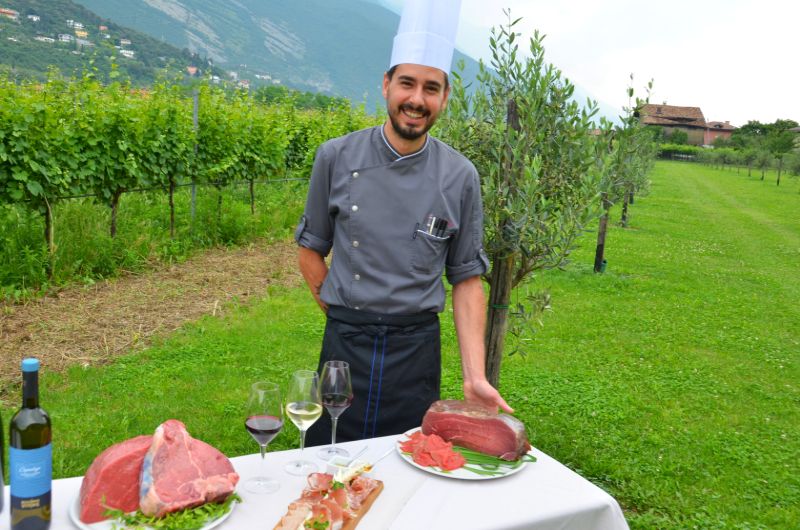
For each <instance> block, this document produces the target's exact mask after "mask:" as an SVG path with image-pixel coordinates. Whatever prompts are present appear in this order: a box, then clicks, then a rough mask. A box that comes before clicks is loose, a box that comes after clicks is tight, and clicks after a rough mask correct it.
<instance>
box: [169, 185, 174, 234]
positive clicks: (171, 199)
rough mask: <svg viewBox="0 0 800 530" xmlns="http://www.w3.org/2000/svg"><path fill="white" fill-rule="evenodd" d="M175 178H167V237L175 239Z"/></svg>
mask: <svg viewBox="0 0 800 530" xmlns="http://www.w3.org/2000/svg"><path fill="white" fill-rule="evenodd" d="M174 197H175V179H174V178H173V177H170V178H169V238H170V239H175V199H174Z"/></svg>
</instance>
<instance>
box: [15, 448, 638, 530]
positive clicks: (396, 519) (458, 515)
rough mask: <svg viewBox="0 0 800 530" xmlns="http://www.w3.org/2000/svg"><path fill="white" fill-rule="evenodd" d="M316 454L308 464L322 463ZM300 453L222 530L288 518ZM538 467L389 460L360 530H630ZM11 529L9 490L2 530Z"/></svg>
mask: <svg viewBox="0 0 800 530" xmlns="http://www.w3.org/2000/svg"><path fill="white" fill-rule="evenodd" d="M396 438H397V437H396V436H387V437H384V438H375V439H373V440H365V441H360V442H349V443H345V444H341V446H342V447H344V448H347V449H348V450H349V451H350V452H351V453H353V454H354V453H355V452H356V451H358V450H360V449H361V448H362V447H364V446H367V447H368V450H367V452H366V453H365V454H364V455H363V456H362V457H359V460H361V459H364V460H367V461H371V460H373V459H375V458H377V457H378V456H380V455H382V454H383V453H384V452H386V451H387V450H388V449H390V448H392V447H394V445H395V440H396ZM316 452H317V449H316V448H308V449H306V451H305V455H304V456H305V457H306V458H307V459H310V460H315V461H317V462H318V463H319V464H320V470H321V471H324V470H325V462H323V461H321V460H317V458H316ZM298 453H299V451H298V450H294V451H280V452H274V453H268V454H267V459H266V462H265V464H264V469H265V474H266V475H269V476H272V477H274V478H277V479H278V480H279V481H280V482H281V488H280V490H278V491H277V492H276V493H272V494H268V495H254V494H251V493H248V492H247V491H246V490H245V489H244V488H243V487H241V482H240V486H239V488H238V493H239V495H240V496H241V497H242V499H243V502H242V504H239V505H237V506H236V507H235V509H234V511H233V513H232V514H231V516H230V518H229V519H228V520H227V521H225V523H224V524H222V525H221V526H220V528H222V529H223V530H236V529H239V530H255V529H257V530H261V529H264V530H269V529H270V528H272V527H273V525H275V523H277V522H278V520H279V519H280V518H281V516H282V515H283V514H284V513H285V512H286V508H287V506H288V505H289V503H290V502H291V501H292V500H294V499H296V498H297V497H299V496H300V492H301V491H302V489H303V487H304V486H305V477H294V476H292V475H289V474H287V473H286V472H284V470H283V466H284V465H285V464H286V463H287V462H289V461H290V460H294V459H296V458H297V457H298ZM534 454H535V456H536V458H537V459H538V460H537V461H536V462H535V463H529V464H526V467H525V468H524V469H523V470H522V471H520V472H518V473H516V474H514V475H511V476H507V477H503V478H499V479H494V480H480V481H467V480H456V479H453V478H445V477H439V476H435V475H432V474H430V473H426V472H425V471H422V470H419V469H417V468H415V467H413V466H411V465H410V464H408V463H407V462H405V461H403V459H402V458H400V456H399V455H398V454H396V453H393V454H390V455H389V456H388V457H386V458H385V459H384V460H382V461H381V462H380V463H379V464H378V465H377V466H376V467H375V469H374V470H373V471H372V476H373V477H375V478H377V479H379V480H382V481H383V483H384V490H383V492H382V493H381V495H380V496H379V497H378V499H377V500H376V501H375V504H373V506H372V508H371V509H370V511H369V512H368V513H367V515H366V516H365V517H364V519H363V520H362V521H361V523H360V524H359V525H358V528H359V530H384V529H391V530H410V529H414V530H423V529H436V530H446V529H451V528H458V529H460V530H502V529H509V530H512V529H536V530H627V528H628V525H627V523H626V522H625V518H624V517H623V515H622V511H621V510H620V508H619V505H618V504H617V502H616V501H615V500H614V499H613V498H612V497H611V496H610V495H608V494H607V493H606V492H604V491H603V490H601V489H600V488H598V487H597V486H595V485H594V484H592V483H590V482H589V481H587V480H585V479H584V478H583V477H581V476H580V475H577V474H576V473H574V472H572V471H571V470H570V469H568V468H567V467H565V466H563V465H562V464H560V463H559V462H557V461H556V460H554V459H552V458H550V457H549V456H547V455H546V454H544V453H542V452H540V451H538V450H535V449H534ZM259 459H260V456H259V455H258V454H253V455H247V456H241V457H236V458H233V459H232V462H233V465H234V467H235V468H236V471H237V472H238V473H239V474H240V475H241V480H242V481H244V480H247V478H249V477H251V476H253V475H255V474H257V473H258V471H259V464H260V462H259ZM80 484H81V477H74V478H67V479H61V480H56V481H54V482H53V522H52V524H51V527H50V528H51V529H52V530H62V529H64V530H71V529H74V528H75V526H74V525H73V524H72V523H71V521H70V519H69V515H68V513H69V506H70V503H72V502H74V501H75V499H76V497H77V495H78V490H79V488H80ZM8 527H9V517H8V486H6V488H5V509H4V511H3V514H2V516H1V517H0V529H6V528H8Z"/></svg>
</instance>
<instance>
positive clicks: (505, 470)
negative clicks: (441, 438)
mask: <svg viewBox="0 0 800 530" xmlns="http://www.w3.org/2000/svg"><path fill="white" fill-rule="evenodd" d="M420 429H421V427H417V428H415V429H410V430H408V431H406V432H404V433H403V435H402V436H401V437H400V438H398V439H397V443H396V444H395V448H396V449H397V454H399V455H400V458H402V459H403V460H405V461H406V462H408V463H409V464H411V465H412V466H414V467H415V468H417V469H421V470H422V471H425V472H427V473H432V474H434V475H439V476H440V477H447V478H455V479H459V480H492V479H496V478H503V477H507V476H509V475H513V474H514V473H519V472H520V471H522V469H523V468H524V467H525V466H527V465H528V462H523V463H522V465H520V466H517V467H514V468H512V467H506V466H502V465H501V466H500V468H499V469H498V470H497V471H499V472H500V474H497V475H479V474H477V473H473V472H472V471H470V470H468V469H464V468H463V467H460V468H458V469H454V470H453V471H444V470H442V469H441V468H439V467H436V466H421V465H419V464H417V463H416V462H414V459H413V458H412V457H411V455H409V454H407V453H404V452H403V450H402V449H400V444H401V443H402V442H405V441H406V440H407V439H408V438H409V437H410V436H411V435H412V434H414V433H415V432H417V431H419V430H420Z"/></svg>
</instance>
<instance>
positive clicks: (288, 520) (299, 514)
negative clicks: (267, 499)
mask: <svg viewBox="0 0 800 530" xmlns="http://www.w3.org/2000/svg"><path fill="white" fill-rule="evenodd" d="M311 506H312V505H311V504H308V503H304V502H293V503H291V504H290V505H289V510H288V511H287V512H286V515H284V516H283V517H281V520H280V521H278V524H277V525H275V529H276V530H297V529H298V528H303V524H304V523H305V521H306V519H308V516H309V515H311Z"/></svg>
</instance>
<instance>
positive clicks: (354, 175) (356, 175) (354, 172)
mask: <svg viewBox="0 0 800 530" xmlns="http://www.w3.org/2000/svg"><path fill="white" fill-rule="evenodd" d="M353 178H354V179H357V178H358V171H353Z"/></svg>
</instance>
